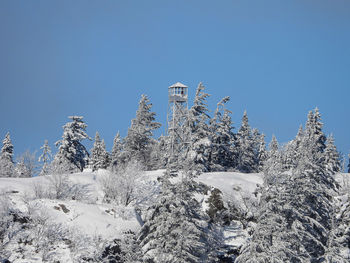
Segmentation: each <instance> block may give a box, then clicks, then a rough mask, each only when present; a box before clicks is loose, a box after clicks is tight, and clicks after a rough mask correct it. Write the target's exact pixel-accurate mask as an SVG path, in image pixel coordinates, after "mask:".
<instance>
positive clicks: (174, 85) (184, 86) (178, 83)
mask: <svg viewBox="0 0 350 263" xmlns="http://www.w3.org/2000/svg"><path fill="white" fill-rule="evenodd" d="M169 88H188V87H187V86H186V85H184V84H182V83H180V82H176V83H175V84H173V85H171V86H170V87H169Z"/></svg>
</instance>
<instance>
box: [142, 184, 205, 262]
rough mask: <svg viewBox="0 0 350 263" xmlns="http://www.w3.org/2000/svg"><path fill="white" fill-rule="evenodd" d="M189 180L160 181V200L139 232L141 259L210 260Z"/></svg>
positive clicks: (153, 260)
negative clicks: (178, 181) (161, 184)
mask: <svg viewBox="0 0 350 263" xmlns="http://www.w3.org/2000/svg"><path fill="white" fill-rule="evenodd" d="M189 185H190V183H184V182H181V183H179V184H175V185H173V184H171V183H170V182H169V181H168V180H167V179H164V181H163V188H162V194H161V196H160V198H159V202H158V203H156V204H154V205H153V206H152V207H151V208H150V211H152V214H151V215H150V217H149V219H148V220H147V221H146V222H145V224H144V225H143V226H142V229H141V231H140V234H139V242H140V246H141V247H142V249H143V252H144V262H155V263H171V262H179V263H180V262H181V263H185V262H186V263H187V262H193V263H197V262H198V263H199V262H209V261H206V259H207V256H208V254H209V253H208V252H209V246H208V245H209V244H208V238H207V236H206V232H205V231H204V229H203V226H202V225H203V223H204V222H201V216H200V210H199V205H198V202H197V201H196V200H195V199H194V198H193V196H192V193H191V190H190V189H189V188H188V187H189Z"/></svg>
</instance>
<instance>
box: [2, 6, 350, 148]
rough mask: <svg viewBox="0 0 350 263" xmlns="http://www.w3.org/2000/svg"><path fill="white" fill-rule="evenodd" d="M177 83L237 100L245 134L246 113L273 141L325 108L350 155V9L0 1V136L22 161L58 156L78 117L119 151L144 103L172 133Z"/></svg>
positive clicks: (236, 116) (289, 135)
mask: <svg viewBox="0 0 350 263" xmlns="http://www.w3.org/2000/svg"><path fill="white" fill-rule="evenodd" d="M177 81H180V82H182V83H184V84H186V85H188V86H189V88H190V94H191V95H192V96H191V97H192V98H193V94H194V91H195V88H196V86H197V84H198V82H200V81H202V82H203V83H204V85H205V86H206V87H207V92H208V93H210V94H212V96H211V97H210V99H209V105H210V107H211V109H212V110H214V107H215V104H216V102H217V101H218V100H219V99H220V98H222V97H224V96H227V95H228V96H231V98H232V100H231V102H230V104H229V108H230V109H231V110H232V111H233V120H234V121H235V126H236V127H239V125H240V119H241V116H242V114H243V111H244V110H245V109H246V110H247V112H248V117H249V120H250V123H251V125H252V126H253V127H257V128H259V130H260V131H262V132H264V133H265V134H266V135H267V140H268V141H269V140H270V139H271V135H272V134H275V135H276V136H277V139H278V140H279V141H280V142H286V141H288V140H290V139H293V138H294V136H295V134H296V132H297V130H298V127H299V125H300V124H304V123H305V120H306V115H307V113H308V111H309V110H311V109H313V108H314V107H316V106H317V107H319V109H320V112H321V114H322V117H323V121H324V123H325V127H324V128H325V132H326V133H327V134H329V133H331V132H332V133H333V134H334V136H335V140H336V144H337V146H338V148H339V149H340V150H341V151H342V152H343V153H348V152H349V150H350V134H349V130H350V122H349V115H350V110H349V104H348V101H349V96H350V1H348V0H343V1H342V0H329V1H324V0H314V1H308V0H299V1H298V0H295V1H280V0H278V1H277V0H276V1H260V0H259V1H258V0H257V1H248V0H242V1H235V0H232V1H203V0H201V1H188V0H186V1H164V0H162V1H62V0H60V1H46V0H44V1H35V0H32V1H15V0H3V1H0V137H1V138H3V137H4V135H5V133H6V132H7V131H10V133H11V135H12V139H13V143H14V146H15V153H16V154H19V153H21V152H23V151H25V150H26V149H30V150H32V151H34V150H37V149H39V147H40V146H41V145H42V144H43V142H44V140H45V139H48V140H49V142H50V144H51V145H52V147H53V148H54V146H53V143H54V142H55V141H57V140H58V139H60V137H61V134H62V128H61V127H62V125H64V123H65V122H66V121H67V120H68V119H67V116H68V115H83V116H85V120H86V122H87V124H88V130H87V131H88V134H89V135H90V136H92V137H93V136H94V134H95V132H96V131H97V130H98V131H99V132H100V134H101V137H102V138H104V139H105V140H106V143H107V147H108V148H109V149H110V148H111V146H112V140H113V137H114V135H115V133H116V132H117V131H118V130H120V132H121V134H122V135H123V136H124V135H125V134H126V131H127V127H128V126H129V125H130V120H131V119H132V118H133V117H134V116H135V111H136V109H137V104H138V101H139V98H140V95H141V94H143V93H144V94H147V95H148V96H149V97H150V99H151V101H152V103H153V105H154V107H153V109H154V111H156V112H157V118H158V121H160V122H161V123H162V124H164V123H165V119H166V109H167V87H168V86H169V85H171V84H173V83H175V82H177ZM236 130H237V129H236ZM162 131H164V126H163V128H162ZM88 148H89V149H90V145H89V144H88Z"/></svg>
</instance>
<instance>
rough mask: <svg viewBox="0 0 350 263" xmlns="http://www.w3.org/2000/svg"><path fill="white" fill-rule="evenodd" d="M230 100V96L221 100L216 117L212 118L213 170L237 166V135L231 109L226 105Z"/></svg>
mask: <svg viewBox="0 0 350 263" xmlns="http://www.w3.org/2000/svg"><path fill="white" fill-rule="evenodd" d="M229 100H230V98H229V97H225V98H223V99H222V100H220V101H219V103H218V104H217V108H216V110H215V113H214V117H213V118H212V119H211V120H210V132H211V138H212V150H211V158H210V159H211V165H210V166H211V168H210V169H211V170H212V171H215V170H219V171H220V170H221V171H223V170H227V169H228V168H232V167H234V166H235V164H234V161H235V158H234V152H233V145H234V142H235V135H234V133H233V131H232V130H233V126H232V120H231V116H230V114H231V111H229V110H228V109H226V107H225V104H226V103H227V102H228V101H229Z"/></svg>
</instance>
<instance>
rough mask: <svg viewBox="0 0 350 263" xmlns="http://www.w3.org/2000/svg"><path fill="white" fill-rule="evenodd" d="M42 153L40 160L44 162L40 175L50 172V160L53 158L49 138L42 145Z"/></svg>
mask: <svg viewBox="0 0 350 263" xmlns="http://www.w3.org/2000/svg"><path fill="white" fill-rule="evenodd" d="M40 149H41V150H42V154H41V155H40V156H39V159H38V162H41V163H42V168H41V172H40V174H39V175H46V174H49V172H50V170H49V162H50V160H51V158H52V154H51V148H50V146H49V142H48V140H45V142H44V145H43V146H41V147H40Z"/></svg>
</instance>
